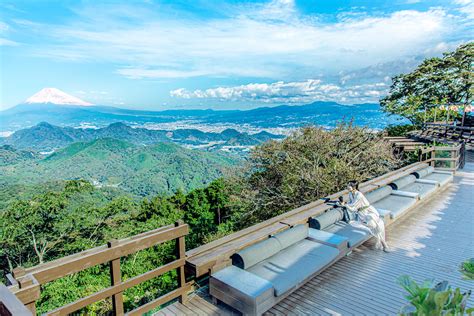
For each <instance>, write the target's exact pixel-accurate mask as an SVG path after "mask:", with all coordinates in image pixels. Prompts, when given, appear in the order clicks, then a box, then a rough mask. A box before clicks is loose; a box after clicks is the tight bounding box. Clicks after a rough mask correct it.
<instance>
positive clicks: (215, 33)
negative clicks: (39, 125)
mask: <svg viewBox="0 0 474 316" xmlns="http://www.w3.org/2000/svg"><path fill="white" fill-rule="evenodd" d="M222 10H225V13H221V16H219V17H216V18H208V19H200V18H198V17H193V16H191V17H190V16H186V17H185V18H179V17H174V18H170V17H169V16H166V17H165V16H162V15H159V14H158V13H156V11H154V10H153V9H150V8H149V7H146V6H144V7H137V6H135V7H133V9H132V8H130V7H128V6H127V5H116V6H107V7H94V6H87V7H84V8H80V9H76V14H77V15H78V19H77V20H76V21H72V22H70V23H68V24H67V25H64V26H58V25H54V26H49V25H45V26H44V29H43V30H41V33H42V34H49V35H50V36H51V37H50V38H49V41H47V42H46V44H44V45H42V46H40V47H35V48H34V49H33V51H34V52H35V53H36V54H38V55H41V56H49V57H52V58H63V59H68V60H79V61H80V60H86V61H87V60H89V61H109V62H114V63H116V64H118V65H119V66H118V69H117V73H118V74H121V75H124V76H126V77H129V78H133V79H141V78H186V77H195V76H245V75H246V74H247V75H248V76H253V77H265V78H273V79H276V80H278V79H291V78H294V79H296V78H295V74H294V71H295V69H298V68H304V69H305V72H306V73H309V74H312V75H313V76H314V75H315V74H316V73H321V72H326V73H337V72H338V71H341V70H351V69H357V68H363V67H368V66H370V65H373V64H377V63H385V62H390V61H396V60H400V59H403V58H406V57H407V56H412V55H417V54H423V52H424V51H425V50H426V49H427V48H430V47H435V46H436V45H438V44H439V43H440V42H442V41H443V40H445V37H446V36H447V35H449V33H451V32H454V30H455V29H456V25H455V24H454V20H453V17H452V16H450V15H449V14H447V13H446V12H445V11H444V10H442V9H439V8H438V9H436V8H435V9H431V10H428V11H425V12H419V11H412V10H406V11H398V12H394V13H392V14H387V15H381V16H378V17H374V16H367V15H364V16H357V17H350V18H348V17H345V18H344V19H341V20H340V21H338V22H336V23H331V24H328V23H322V22H320V21H319V19H318V18H317V17H314V16H304V15H301V14H300V13H298V11H297V10H296V8H295V4H294V2H293V1H291V0H279V1H278V0H275V1H271V2H269V3H267V4H263V5H256V6H255V5H254V6H249V5H240V6H236V5H234V6H230V7H229V6H227V7H225V8H223V9H222ZM99 13H100V14H99ZM237 65H238V66H237ZM243 69H250V70H252V71H249V70H246V71H243Z"/></svg>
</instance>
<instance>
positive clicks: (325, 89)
mask: <svg viewBox="0 0 474 316" xmlns="http://www.w3.org/2000/svg"><path fill="white" fill-rule="evenodd" d="M387 89H388V85H387V84H386V83H385V82H379V83H372V84H362V85H352V86H343V85H336V84H330V83H323V82H322V81H321V80H318V79H310V80H306V81H297V82H283V81H278V82H274V83H270V84H267V83H251V84H247V85H240V86H234V87H218V88H212V89H207V90H194V91H188V90H186V89H184V88H180V89H176V90H173V91H171V92H170V95H171V96H172V97H175V98H183V99H218V100H220V101H244V102H245V101H249V102H255V101H257V102H265V103H309V102H314V101H320V100H321V101H335V102H339V103H343V104H354V103H366V102H378V99H379V98H380V97H381V96H382V95H384V94H385V93H386V91H387Z"/></svg>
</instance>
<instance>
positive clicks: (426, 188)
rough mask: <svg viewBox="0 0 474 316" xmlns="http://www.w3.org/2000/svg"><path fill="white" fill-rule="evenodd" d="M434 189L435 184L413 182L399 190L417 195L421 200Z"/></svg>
mask: <svg viewBox="0 0 474 316" xmlns="http://www.w3.org/2000/svg"><path fill="white" fill-rule="evenodd" d="M436 187H437V186H436V184H428V183H418V182H415V183H411V184H409V185H407V186H404V187H403V188H402V189H401V190H402V191H406V192H413V193H418V194H419V196H420V198H421V199H423V198H424V197H425V196H427V195H428V194H430V193H431V192H433V191H435V190H436Z"/></svg>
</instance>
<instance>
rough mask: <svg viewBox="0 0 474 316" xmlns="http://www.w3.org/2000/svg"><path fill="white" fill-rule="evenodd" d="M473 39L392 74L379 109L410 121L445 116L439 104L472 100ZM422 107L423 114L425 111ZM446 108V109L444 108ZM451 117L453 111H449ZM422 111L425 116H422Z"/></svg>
mask: <svg viewBox="0 0 474 316" xmlns="http://www.w3.org/2000/svg"><path fill="white" fill-rule="evenodd" d="M473 65H474V42H471V43H467V44H464V45H461V46H459V47H458V48H457V49H456V50H455V51H452V52H448V53H444V54H443V56H442V57H435V58H429V59H426V60H424V61H423V62H422V63H421V64H420V65H419V66H418V67H417V68H416V69H415V70H413V71H412V72H410V73H407V74H400V75H397V76H395V77H393V78H392V85H391V86H390V91H389V93H388V95H387V96H385V97H384V98H382V99H381V100H380V104H381V106H382V109H383V110H384V111H386V112H389V113H392V114H398V115H401V116H404V117H406V118H407V119H409V120H410V121H411V122H412V123H413V124H420V123H422V122H423V120H424V119H425V118H426V120H428V121H429V120H433V119H434V116H435V108H436V112H437V113H436V115H437V117H438V118H440V117H444V116H446V114H447V113H446V111H447V110H440V109H439V105H441V104H466V105H470V104H471V102H472V100H473V94H474V90H473V89H474V88H473V82H474V72H473ZM425 110H426V114H425ZM448 111H449V110H448ZM451 112H452V113H450V115H451V117H453V116H456V115H457V113H456V112H454V111H451ZM425 115H426V116H425Z"/></svg>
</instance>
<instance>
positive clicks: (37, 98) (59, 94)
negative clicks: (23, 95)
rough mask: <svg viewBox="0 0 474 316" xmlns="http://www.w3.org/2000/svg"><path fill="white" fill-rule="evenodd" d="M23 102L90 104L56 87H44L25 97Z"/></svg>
mask: <svg viewBox="0 0 474 316" xmlns="http://www.w3.org/2000/svg"><path fill="white" fill-rule="evenodd" d="M25 103H27V104H33V103H52V104H58V105H82V106H90V105H93V104H92V103H89V102H86V101H83V100H81V99H79V98H76V97H74V96H72V95H69V94H67V93H66V92H63V91H61V90H59V89H56V88H44V89H42V90H41V91H39V92H38V93H36V94H34V95H33V96H31V97H29V98H28V99H26V101H25Z"/></svg>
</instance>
